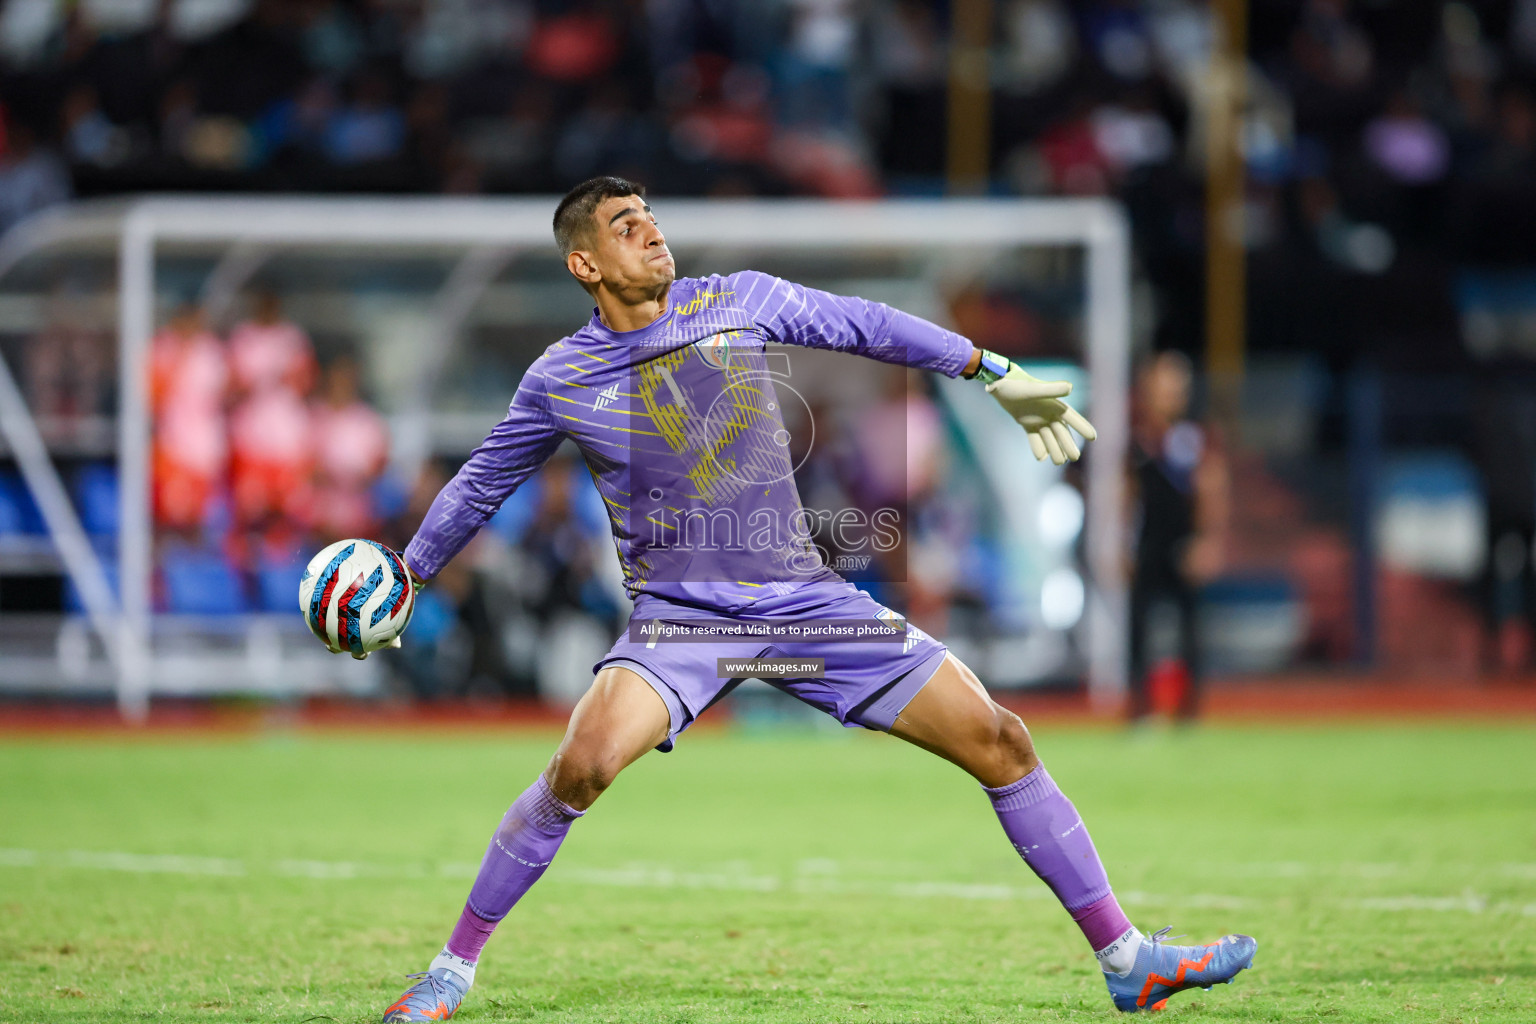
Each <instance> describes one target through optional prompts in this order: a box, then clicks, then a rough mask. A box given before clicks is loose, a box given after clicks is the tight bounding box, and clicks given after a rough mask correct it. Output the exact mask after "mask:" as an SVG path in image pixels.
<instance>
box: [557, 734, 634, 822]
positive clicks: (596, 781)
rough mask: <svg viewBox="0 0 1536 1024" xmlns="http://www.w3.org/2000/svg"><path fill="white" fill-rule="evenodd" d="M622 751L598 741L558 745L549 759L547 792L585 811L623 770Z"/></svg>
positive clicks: (623, 758) (623, 759)
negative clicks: (557, 748)
mask: <svg viewBox="0 0 1536 1024" xmlns="http://www.w3.org/2000/svg"><path fill="white" fill-rule="evenodd" d="M625 760H626V759H625V757H624V755H623V753H622V752H621V751H618V750H615V749H613V748H612V747H605V746H604V745H601V744H584V743H582V744H572V745H571V746H569V747H561V748H560V749H559V750H557V751H556V752H555V756H554V757H553V758H551V759H550V762H549V767H548V768H546V769H545V770H544V778H545V780H546V781H547V782H548V783H549V788H550V791H551V792H553V793H554V794H555V797H556V798H557V799H559V800H560V801H562V802H563V803H565V804H567V805H569V806H570V807H574V808H575V809H576V810H578V811H584V810H586V809H587V808H588V807H591V806H592V805H593V804H594V803H596V802H597V798H598V797H600V796H602V795H603V791H604V790H606V789H607V788H608V787H609V786H611V785H613V780H614V779H616V778H618V776H619V772H621V771H623V770H624V764H625Z"/></svg>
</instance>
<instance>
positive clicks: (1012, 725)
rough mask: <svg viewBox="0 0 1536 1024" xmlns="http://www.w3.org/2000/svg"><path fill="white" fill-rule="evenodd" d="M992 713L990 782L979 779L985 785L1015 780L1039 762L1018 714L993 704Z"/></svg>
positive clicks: (993, 785) (1008, 783) (1033, 745)
mask: <svg viewBox="0 0 1536 1024" xmlns="http://www.w3.org/2000/svg"><path fill="white" fill-rule="evenodd" d="M992 713H993V723H994V728H993V740H992V761H993V764H992V766H991V771H990V773H989V774H991V776H992V781H988V780H985V779H983V780H982V781H983V783H984V784H985V785H988V786H992V787H994V788H995V787H997V786H1007V785H1010V784H1011V783H1014V782H1017V781H1018V780H1019V779H1022V778H1023V777H1024V776H1026V775H1028V774H1029V773H1030V772H1032V771H1034V769H1035V766H1036V765H1038V764H1039V763H1040V759H1039V758H1038V757H1037V756H1035V744H1034V742H1033V741H1032V740H1031V739H1030V737H1029V730H1028V729H1026V728H1025V727H1024V722H1023V720H1022V719H1020V718H1019V716H1018V715H1016V714H1014V713H1013V712H1012V711H1009V710H1008V709H1007V708H1004V707H1000V706H999V705H997V704H993V705H992Z"/></svg>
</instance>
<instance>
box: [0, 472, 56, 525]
mask: <svg viewBox="0 0 1536 1024" xmlns="http://www.w3.org/2000/svg"><path fill="white" fill-rule="evenodd" d="M47 532H48V528H47V527H46V526H44V525H43V514H42V513H41V512H39V511H38V508H37V502H35V501H33V500H32V492H31V490H29V489H28V487H27V484H26V481H25V480H23V479H22V478H21V474H20V473H18V472H16V471H15V470H13V469H8V470H5V471H4V472H0V533H22V534H31V535H33V536H40V535H42V534H46V533H47Z"/></svg>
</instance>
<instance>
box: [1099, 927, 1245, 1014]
mask: <svg viewBox="0 0 1536 1024" xmlns="http://www.w3.org/2000/svg"><path fill="white" fill-rule="evenodd" d="M1170 931H1172V929H1170V928H1164V929H1162V930H1160V931H1158V932H1157V933H1156V934H1154V935H1153V936H1152V937H1151V938H1143V939H1142V940H1141V949H1139V950H1137V951H1136V966H1134V967H1132V968H1131V969H1130V970H1129V971H1128V972H1126V974H1125V975H1124V977H1122V976H1120V975H1118V974H1111V973H1109V972H1108V971H1106V972H1105V973H1104V980H1105V982H1107V983H1108V985H1109V994H1110V996H1111V998H1113V999H1114V1001H1115V1008H1116V1009H1117V1010H1123V1011H1124V1012H1126V1013H1139V1012H1140V1011H1142V1010H1161V1009H1162V1008H1163V1004H1164V1003H1166V1002H1168V997H1169V996H1171V995H1173V994H1174V993H1175V992H1182V991H1184V990H1185V989H1187V988H1196V987H1199V988H1207V989H1208V988H1210V987H1211V986H1212V985H1230V984H1231V983H1232V979H1233V978H1235V977H1237V973H1238V972H1239V971H1243V970H1246V969H1248V968H1249V967H1252V966H1253V954H1254V951H1255V950H1257V949H1258V948H1259V944H1258V943H1257V942H1255V941H1254V940H1253V938H1252V937H1251V936H1248V935H1223V936H1222V937H1221V938H1220V939H1217V940H1216V941H1215V942H1212V943H1211V944H1209V945H1206V946H1168V945H1164V944H1163V939H1164V938H1166V937H1167V935H1168V933H1169V932H1170Z"/></svg>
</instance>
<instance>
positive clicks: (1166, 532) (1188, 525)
mask: <svg viewBox="0 0 1536 1024" xmlns="http://www.w3.org/2000/svg"><path fill="white" fill-rule="evenodd" d="M1191 376H1192V374H1191V371H1190V365H1189V360H1188V359H1186V358H1185V357H1184V356H1183V355H1180V354H1179V353H1175V352H1165V353H1162V354H1160V355H1158V356H1156V357H1154V358H1153V359H1152V360H1151V362H1149V363H1148V364H1147V365H1146V366H1145V367H1144V368H1143V369H1142V371H1141V374H1140V376H1139V379H1138V381H1137V406H1138V407H1137V410H1136V412H1137V421H1138V422H1137V428H1136V432H1135V438H1134V441H1133V443H1132V447H1131V460H1132V465H1131V471H1132V481H1131V483H1132V489H1133V493H1134V494H1135V496H1136V499H1137V509H1136V517H1135V521H1136V524H1137V527H1136V552H1135V559H1134V569H1133V572H1132V581H1131V608H1130V612H1131V623H1130V659H1131V664H1130V681H1131V704H1130V717H1131V720H1132V721H1133V722H1135V721H1140V720H1141V719H1143V718H1145V717H1146V716H1147V715H1148V713H1150V711H1151V710H1152V708H1151V694H1150V692H1149V689H1150V687H1149V685H1148V677H1149V674H1150V668H1151V666H1150V665H1149V664H1148V651H1147V647H1148V627H1149V623H1150V620H1151V618H1152V610H1153V609H1154V608H1155V607H1157V606H1158V605H1159V604H1160V603H1167V604H1168V605H1170V606H1171V607H1172V608H1173V610H1174V612H1175V613H1176V615H1177V618H1178V655H1179V657H1180V658H1181V659H1182V660H1183V662H1184V667H1185V670H1186V672H1187V675H1188V681H1189V682H1188V685H1187V686H1186V687H1184V691H1183V693H1182V694H1181V696H1180V700H1179V706H1178V710H1177V714H1178V717H1179V718H1180V719H1181V720H1186V721H1187V720H1192V719H1194V718H1195V716H1196V715H1197V714H1198V713H1199V706H1200V683H1201V680H1202V677H1203V671H1204V664H1203V659H1202V657H1201V650H1200V626H1199V623H1200V614H1199V612H1200V609H1199V590H1200V587H1201V586H1202V585H1203V584H1204V583H1205V582H1206V581H1207V580H1209V579H1210V578H1211V577H1212V576H1214V575H1215V574H1216V572H1217V570H1218V569H1219V568H1220V562H1221V538H1222V533H1223V532H1224V527H1225V519H1226V516H1225V508H1226V467H1225V465H1224V464H1223V462H1222V460H1221V459H1220V457H1219V456H1218V455H1217V454H1216V453H1215V452H1214V451H1212V449H1211V445H1210V444H1209V443H1208V438H1207V435H1206V432H1205V430H1204V429H1203V428H1202V427H1201V426H1200V425H1199V424H1198V423H1195V422H1194V421H1193V420H1190V419H1188V418H1187V417H1188V412H1189V394H1190V384H1191Z"/></svg>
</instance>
